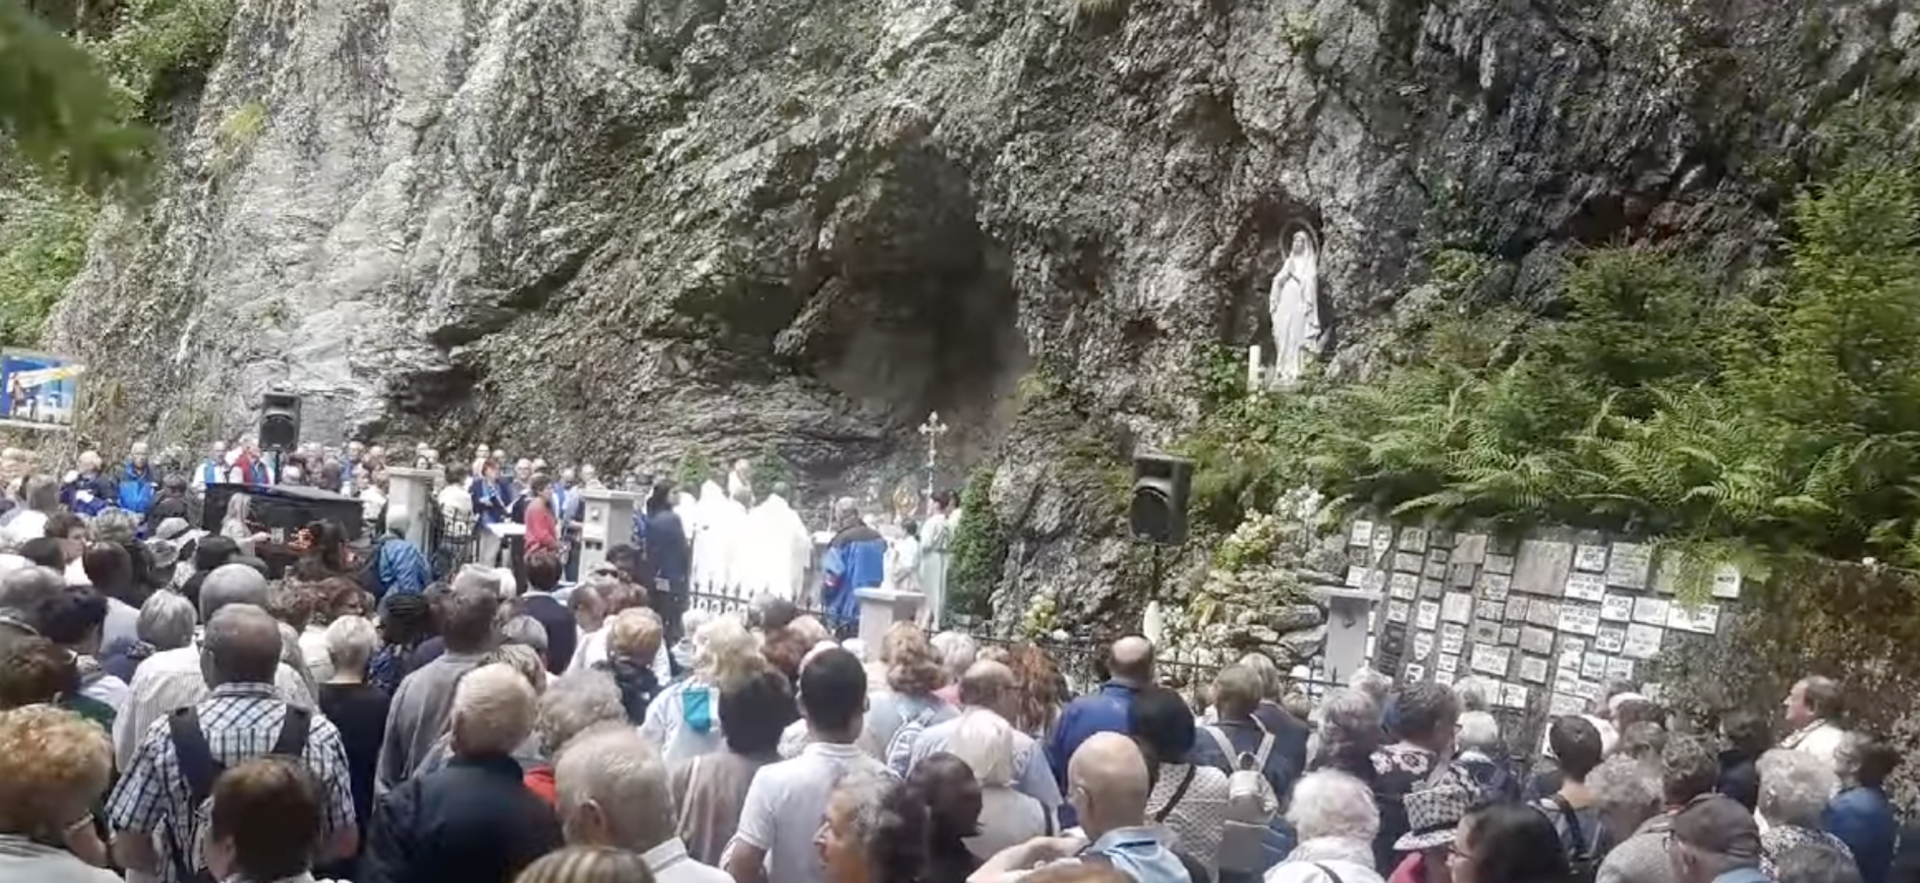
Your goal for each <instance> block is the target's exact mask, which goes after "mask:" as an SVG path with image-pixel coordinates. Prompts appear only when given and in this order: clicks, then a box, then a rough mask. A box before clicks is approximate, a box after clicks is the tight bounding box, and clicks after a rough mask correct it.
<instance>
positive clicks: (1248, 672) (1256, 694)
mask: <svg viewBox="0 0 1920 883" xmlns="http://www.w3.org/2000/svg"><path fill="white" fill-rule="evenodd" d="M1265 686H1266V685H1265V684H1263V683H1262V682H1261V680H1260V673H1259V672H1257V671H1254V670H1253V669H1251V668H1248V667H1246V666H1244V665H1239V664H1234V665H1229V666H1227V667H1226V668H1223V669H1221V670H1220V673H1219V674H1216V675H1214V676H1213V705H1214V707H1215V708H1216V709H1218V710H1219V712H1220V716H1221V717H1222V718H1229V717H1230V718H1233V719H1235V720H1241V719H1245V718H1248V717H1251V716H1252V715H1253V713H1254V711H1255V710H1257V709H1258V708H1259V707H1260V696H1261V694H1262V693H1263V692H1264V688H1265Z"/></svg>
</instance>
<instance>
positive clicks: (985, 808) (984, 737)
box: [941, 708, 1054, 861]
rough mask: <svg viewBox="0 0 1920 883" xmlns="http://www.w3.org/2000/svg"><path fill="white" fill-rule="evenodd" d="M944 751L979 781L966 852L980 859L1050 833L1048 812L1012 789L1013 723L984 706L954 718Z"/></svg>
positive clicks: (1051, 828)
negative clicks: (976, 818)
mask: <svg viewBox="0 0 1920 883" xmlns="http://www.w3.org/2000/svg"><path fill="white" fill-rule="evenodd" d="M941 750H943V751H945V752H946V753H948V754H951V755H953V756H954V757H957V758H960V760H962V761H964V762H965V763H966V765H967V766H968V767H969V768H971V769H972V770H973V777H974V779H975V780H976V781H978V782H979V783H980V822H979V825H980V827H979V830H978V832H977V833H976V834H974V835H973V836H972V837H968V838H966V844H967V851H969V852H971V853H973V854H974V856H975V857H977V858H979V859H981V860H982V861H985V860H986V859H989V858H992V857H993V856H994V855H995V854H996V853H998V852H1000V851H1001V850H1003V849H1006V848H1007V847H1010V846H1013V845H1015V844H1019V843H1025V842H1026V841H1028V840H1030V839H1032V838H1034V837H1040V836H1043V835H1048V834H1052V833H1053V831H1054V820H1053V812H1052V810H1051V809H1050V808H1048V807H1046V806H1043V805H1041V803H1040V801H1038V800H1036V799H1034V798H1032V797H1028V796H1027V795H1025V794H1022V793H1020V792H1019V791H1017V790H1014V787H1013V772H1014V765H1013V752H1014V730H1013V725H1012V724H1009V723H1007V721H1006V718H1003V717H1001V716H1000V715H997V714H994V713H993V712H992V711H989V710H987V709H985V708H978V709H973V710H971V711H968V712H967V713H966V714H963V715H961V716H960V718H959V720H956V721H954V724H953V732H952V735H950V736H948V737H947V739H946V743H945V744H944V745H943V746H942V749H941Z"/></svg>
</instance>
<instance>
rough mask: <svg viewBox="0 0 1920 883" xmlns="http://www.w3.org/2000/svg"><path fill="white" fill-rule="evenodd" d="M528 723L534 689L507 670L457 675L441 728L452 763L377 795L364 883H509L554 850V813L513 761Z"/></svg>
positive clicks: (557, 844)
mask: <svg viewBox="0 0 1920 883" xmlns="http://www.w3.org/2000/svg"><path fill="white" fill-rule="evenodd" d="M534 717H535V699H534V693H533V687H532V686H531V685H529V684H528V683H527V679H526V677H525V676H523V675H521V674H520V673H519V672H517V671H515V670H514V669H513V668H512V667H510V666H506V665H485V666H481V667H479V668H476V669H474V670H472V671H471V672H469V673H467V674H466V676H465V677H462V678H460V680H459V683H458V684H457V685H456V687H455V689H454V695H453V702H452V707H451V709H450V710H449V714H448V722H447V728H448V732H449V734H450V735H451V736H452V744H453V759H452V760H451V761H449V762H448V763H447V765H446V767H445V768H444V769H440V770H436V771H434V772H431V773H427V774H425V775H421V776H415V777H413V778H410V779H407V780H405V781H403V782H401V783H399V785H398V786H397V787H395V788H394V789H393V790H391V791H388V792H387V793H386V794H384V795H382V796H381V798H380V801H379V804H378V805H377V806H376V807H375V808H374V813H373V822H372V824H371V825H369V831H370V832H371V834H372V837H371V840H370V841H369V842H368V845H367V851H366V854H365V855H364V856H363V858H362V860H361V861H362V864H361V868H362V877H361V878H360V879H364V880H396V881H397V880H425V879H434V880H511V879H513V878H514V877H515V876H516V875H518V874H519V873H520V871H521V870H522V869H524V868H525V867H526V866H527V865H530V864H532V863H533V862H534V860H535V859H538V858H539V857H541V856H543V855H546V854H547V853H549V852H552V851H553V850H555V849H558V848H560V846H561V842H562V838H561V834H560V825H559V822H558V821H556V820H555V819H554V816H553V809H552V808H551V807H549V806H548V805H547V803H546V802H545V801H543V800H541V799H540V797H539V796H538V795H535V794H534V793H533V792H532V791H529V790H527V787H526V785H524V784H523V783H522V781H521V777H522V775H523V774H522V772H521V769H520V764H519V762H517V761H515V760H514V759H513V751H514V749H515V748H517V747H518V746H520V745H521V744H522V743H523V742H525V741H526V740H527V737H528V736H530V735H532V733H533V724H534Z"/></svg>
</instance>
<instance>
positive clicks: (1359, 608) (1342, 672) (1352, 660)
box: [1313, 586, 1380, 684]
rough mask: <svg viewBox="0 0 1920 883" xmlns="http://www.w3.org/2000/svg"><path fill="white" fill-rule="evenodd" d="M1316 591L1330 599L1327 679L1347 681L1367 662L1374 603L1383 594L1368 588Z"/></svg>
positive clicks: (1326, 664) (1335, 681) (1343, 682)
mask: <svg viewBox="0 0 1920 883" xmlns="http://www.w3.org/2000/svg"><path fill="white" fill-rule="evenodd" d="M1313 593H1314V594H1316V595H1319V596H1320V597H1322V598H1325V599H1326V601H1327V643H1326V649H1325V650H1324V651H1323V652H1324V653H1325V660H1326V663H1325V665H1324V668H1325V669H1326V672H1327V680H1329V681H1332V682H1333V683H1336V684H1345V683H1346V682H1347V679H1348V678H1351V677H1353V673H1354V672H1357V671H1359V670H1360V669H1361V668H1362V667H1364V666H1365V665H1366V664H1367V639H1368V637H1369V633H1370V632H1371V631H1372V628H1371V627H1372V616H1371V614H1372V612H1373V605H1375V604H1377V603H1379V601H1380V593H1379V592H1374V591H1369V590H1367V589H1346V588H1336V587H1332V586H1323V587H1316V588H1314V589H1313Z"/></svg>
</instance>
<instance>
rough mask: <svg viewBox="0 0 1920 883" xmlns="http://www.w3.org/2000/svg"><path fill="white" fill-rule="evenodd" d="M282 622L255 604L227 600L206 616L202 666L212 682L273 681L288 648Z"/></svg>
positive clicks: (201, 654) (202, 644)
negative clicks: (281, 657) (284, 638)
mask: <svg viewBox="0 0 1920 883" xmlns="http://www.w3.org/2000/svg"><path fill="white" fill-rule="evenodd" d="M285 646H286V645H285V643H284V642H283V641H282V640H281V637H280V622H279V621H278V620H275V619H274V618H273V616H272V615H270V614H268V613H267V611H266V609H265V608H263V607H259V606H256V605H253V604H245V603H231V604H225V605H223V606H221V607H220V609H219V610H217V611H215V612H214V614H213V615H212V616H210V617H208V618H207V629H206V634H205V635H203V636H202V637H201V641H200V659H201V670H202V672H203V673H204V674H205V675H206V677H207V682H208V684H210V685H213V686H218V685H220V684H231V683H256V684H271V683H273V682H274V675H275V674H276V672H277V670H278V669H279V667H280V653H281V651H282V650H283V649H285Z"/></svg>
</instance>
